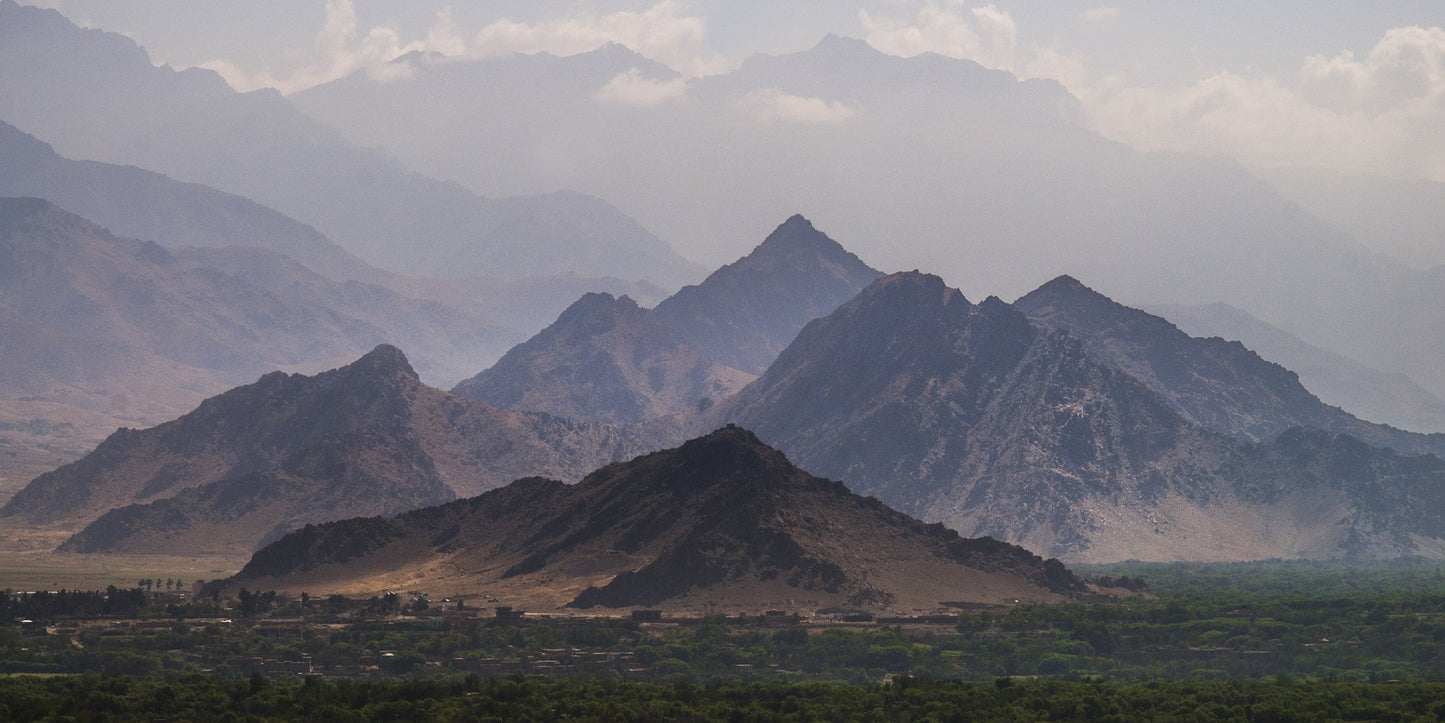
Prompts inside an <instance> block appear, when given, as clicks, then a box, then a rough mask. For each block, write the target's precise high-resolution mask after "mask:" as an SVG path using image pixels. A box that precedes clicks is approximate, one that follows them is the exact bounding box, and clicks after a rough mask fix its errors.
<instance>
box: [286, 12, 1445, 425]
mask: <svg viewBox="0 0 1445 723" xmlns="http://www.w3.org/2000/svg"><path fill="white" fill-rule="evenodd" d="M413 65H414V68H415V72H414V74H412V76H411V77H410V78H405V79H400V80H393V81H388V82H384V83H383V82H378V81H374V80H371V79H368V78H366V77H365V76H364V75H363V74H360V73H358V74H357V75H355V76H353V77H351V78H348V79H346V80H344V81H338V83H336V84H334V87H323V88H318V89H316V90H314V91H311V92H308V93H306V94H302V95H303V97H302V98H300V99H298V102H299V103H300V104H301V105H302V107H303V108H304V109H305V111H306V112H307V113H308V114H310V115H312V117H316V118H321V119H324V120H325V121H326V122H328V123H331V124H333V125H335V126H336V127H338V128H340V129H342V131H343V132H344V133H346V134H347V135H348V136H349V137H352V138H364V139H366V142H367V143H368V144H374V145H376V146H379V147H383V148H386V149H388V150H390V151H392V152H393V153H396V154H397V155H398V156H399V157H400V158H402V159H403V160H404V161H405V162H407V163H410V164H412V166H413V167H415V168H418V169H421V170H424V171H426V172H429V173H433V174H436V175H438V176H441V177H446V178H450V179H453V180H456V181H459V182H461V183H463V184H465V185H467V186H468V187H469V188H472V189H474V190H478V191H480V192H483V193H487V192H492V193H495V192H498V191H499V190H501V189H507V188H517V187H523V188H550V187H555V186H559V185H566V186H567V187H569V188H576V189H578V190H581V191H584V192H590V193H594V194H598V195H602V196H605V197H606V198H608V199H609V200H611V201H612V202H613V203H616V204H618V205H619V207H621V208H624V209H626V210H627V211H628V213H630V214H632V215H633V216H634V217H635V218H637V219H638V220H639V221H640V222H641V223H642V224H643V225H645V226H647V227H648V228H649V229H652V230H654V231H656V232H657V233H659V234H660V235H661V236H662V237H663V238H666V239H670V240H673V241H674V242H676V243H679V244H681V243H683V242H684V241H686V243H687V244H688V246H687V247H686V248H687V250H688V251H689V252H690V253H691V255H693V256H694V257H697V258H706V259H711V260H722V259H730V258H734V257H735V256H736V254H737V253H738V251H739V248H738V247H739V244H740V241H739V240H740V239H747V238H750V237H752V236H754V235H755V234H756V233H757V232H758V229H761V228H766V227H767V226H768V225H770V224H771V223H772V219H776V218H780V217H783V216H784V215H785V214H788V213H792V212H794V211H795V210H798V209H805V210H806V212H807V215H808V217H809V218H811V219H812V220H813V221H814V222H815V223H817V224H818V225H819V226H820V227H823V228H830V229H847V230H848V232H849V234H850V236H851V237H852V238H853V239H855V240H854V241H850V244H849V246H850V248H851V249H852V250H853V251H856V252H857V253H859V254H860V255H861V256H862V257H863V258H866V259H868V260H869V261H870V262H871V263H873V264H875V265H880V266H886V267H888V268H894V269H897V268H902V269H908V268H925V269H929V270H932V271H935V272H937V273H940V274H941V275H943V276H944V277H945V278H946V279H948V280H949V282H950V283H953V284H955V285H958V286H960V287H961V288H963V289H965V290H968V291H969V293H970V294H973V295H977V296H978V297H982V296H984V295H986V294H997V295H1000V296H1003V297H1004V298H1017V297H1018V296H1020V295H1022V294H1024V293H1026V292H1028V291H1029V290H1031V289H1033V288H1035V287H1037V286H1038V285H1040V284H1042V283H1043V282H1045V281H1047V280H1048V279H1050V278H1053V277H1055V276H1058V275H1059V274H1064V273H1068V274H1074V275H1076V276H1079V277H1081V278H1087V279H1089V280H1090V283H1092V284H1094V285H1095V286H1096V287H1097V288H1099V289H1101V290H1104V291H1106V292H1107V293H1108V294H1110V295H1111V296H1113V297H1114V298H1117V299H1120V300H1123V301H1125V302H1127V303H1130V304H1133V305H1147V304H1153V303H1159V302H1171V303H1189V304H1197V303H1211V302H1224V303H1229V304H1232V305H1234V306H1237V307H1240V308H1243V309H1246V310H1248V311H1249V312H1250V313H1252V314H1254V315H1255V316H1257V317H1259V318H1261V319H1265V320H1267V321H1268V322H1270V323H1272V324H1274V325H1276V326H1279V327H1281V328H1284V329H1286V330H1288V331H1289V332H1291V333H1293V334H1295V335H1296V336H1299V337H1300V338H1302V339H1305V340H1307V341H1308V342H1309V343H1312V344H1315V345H1317V346H1320V347H1323V348H1327V349H1330V350H1332V351H1334V352H1336V353H1341V354H1344V355H1346V356H1349V357H1351V358H1356V359H1359V360H1361V361H1363V362H1365V363H1368V364H1369V365H1371V366H1374V367H1376V368H1379V369H1382V370H1384V371H1387V372H1399V373H1405V374H1408V375H1409V376H1411V377H1412V378H1413V379H1415V380H1416V381H1418V382H1420V383H1421V384H1422V385H1424V386H1426V387H1427V388H1429V389H1431V390H1432V391H1434V393H1435V394H1437V395H1439V396H1445V366H1442V365H1440V364H1439V363H1438V353H1437V350H1438V349H1439V348H1440V347H1441V346H1442V342H1445V296H1442V295H1445V291H1442V289H1445V283H1442V282H1445V277H1441V276H1440V275H1438V274H1437V275H1434V276H1427V275H1422V274H1421V272H1418V271H1414V270H1412V269H1409V268H1406V267H1405V266H1404V265H1402V264H1400V263H1397V262H1394V261H1392V260H1390V259H1387V258H1377V257H1376V255H1375V254H1374V253H1373V252H1372V251H1371V250H1370V249H1368V248H1366V247H1365V246H1362V245H1361V244H1360V243H1359V242H1357V241H1356V240H1355V239H1352V238H1350V237H1349V236H1348V235H1347V234H1345V233H1342V232H1341V231H1340V230H1339V229H1338V228H1336V227H1335V226H1333V225H1331V224H1330V223H1327V222H1326V221H1322V220H1321V219H1320V218H1318V217H1317V216H1315V215H1311V214H1309V213H1306V212H1303V211H1302V210H1301V209H1300V207H1299V206H1298V205H1296V204H1294V203H1291V202H1290V201H1288V200H1286V198H1285V197H1281V195H1280V194H1279V193H1278V192H1276V191H1275V189H1274V188H1272V187H1271V186H1270V185H1269V184H1267V183H1265V182H1264V181H1262V180H1260V179H1259V178H1258V177H1256V176H1254V175H1252V174H1251V173H1249V172H1248V171H1246V170H1245V169H1244V168H1242V167H1240V166H1239V165H1237V164H1235V163H1233V162H1230V161H1228V160H1225V159H1218V158H1198V157H1190V156H1183V155H1171V154H1142V153H1138V152H1135V151H1133V150H1131V149H1129V148H1128V147H1126V146H1124V145H1122V144H1119V143H1115V142H1112V141H1109V140H1107V139H1105V138H1103V137H1101V136H1099V135H1098V134H1097V133H1095V132H1094V131H1093V130H1092V129H1091V128H1090V127H1089V125H1088V123H1087V120H1086V119H1085V118H1084V117H1083V113H1082V112H1081V110H1080V106H1079V104H1078V102H1077V101H1076V99H1074V98H1073V97H1071V96H1070V95H1069V94H1068V92H1067V91H1066V90H1065V89H1064V88H1063V87H1062V86H1060V85H1058V84H1057V83H1053V82H1050V81H1041V80H1029V81H1019V80H1018V79H1017V78H1015V77H1013V76H1012V75H1009V74H1008V73H1005V72H1001V71H991V70H987V69H984V68H983V67H981V66H979V65H978V64H976V63H973V62H970V61H965V60H953V59H949V58H945V57H941V56H938V55H932V54H923V55H919V56H916V57H912V58H897V57H891V56H888V55H885V54H883V53H880V52H878V51H876V50H874V49H873V48H871V47H869V46H868V45H867V44H866V43H864V42H862V41H859V40H850V39H846V38H838V37H828V38H825V39H824V40H823V41H822V42H820V43H818V45H817V46H815V47H813V48H811V49H809V50H806V51H802V52H797V53H789V54H785V55H780V56H765V55H759V56H755V57H752V58H749V59H747V60H746V61H745V62H744V63H743V64H742V65H741V66H740V67H739V68H737V69H736V70H734V71H732V72H729V73H724V74H720V75H716V76H711V77H707V78H702V79H698V80H695V81H691V82H688V83H683V82H681V81H679V80H678V79H676V78H675V77H674V76H672V75H670V74H668V73H667V72H666V71H665V70H661V69H658V68H657V67H656V66H655V64H652V63H649V62H648V61H646V60H644V59H642V58H639V57H636V56H633V57H631V58H629V57H626V54H625V52H624V51H622V50H620V49H617V48H609V49H605V50H601V51H598V52H596V53H588V54H583V55H578V56H574V57H571V58H553V57H547V56H539V57H535V58H515V57H514V58H504V59H481V60H466V61H462V60H448V61H443V60H437V59H432V60H430V61H426V62H422V61H417V62H415V63H414V64H413ZM633 67H635V68H636V69H637V70H636V72H635V73H632V72H629V71H630V69H631V68H633ZM564 71H565V72H564ZM523 79H524V80H525V81H526V82H525V83H524V82H522V80H523ZM583 79H585V80H588V81H590V82H591V84H590V85H589V84H588V83H585V82H583ZM461 87H471V88H475V89H476V90H475V91H472V93H473V95H471V96H468V97H472V98H481V97H484V96H485V94H486V92H487V89H490V88H502V89H505V90H504V91H503V92H497V93H495V94H492V95H490V96H485V97H487V98H488V100H487V104H486V108H485V109H484V110H483V109H476V108H475V106H476V105H477V104H478V103H480V101H477V102H476V103H468V104H466V105H464V106H463V107H462V109H461V110H460V111H459V110H458V109H456V108H452V107H451V103H452V99H453V94H452V93H450V92H447V91H449V90H450V89H452V88H461ZM359 109H366V112H360V111H359ZM418 116H420V117H423V118H433V117H436V118H443V119H445V122H442V123H437V124H436V125H435V126H432V127H429V128H428V131H429V132H427V133H413V132H410V129H409V127H408V125H407V123H406V121H407V119H411V118H416V117H418ZM474 157H505V158H508V159H509V160H511V161H513V162H512V163H507V164H470V163H466V162H465V159H469V158H474ZM1403 197H1404V196H1401V198H1403ZM1410 199H1411V200H1409V201H1408V203H1406V204H1405V205H1408V206H1409V208H1410V209H1413V210H1414V212H1413V213H1406V214H1404V216H1403V217H1404V218H1408V219H1416V220H1419V221H1421V222H1420V223H1416V222H1415V221H1411V222H1410V224H1409V227H1410V228H1412V229H1421V230H1422V231H1424V232H1429V226H1428V224H1427V223H1423V220H1425V219H1428V218H1432V217H1433V216H1432V214H1434V213H1435V212H1434V211H1431V210H1429V209H1428V208H1423V206H1424V205H1429V206H1431V207H1432V208H1433V207H1437V206H1440V204H1439V203H1432V204H1424V203H1423V201H1428V200H1429V198H1428V197H1420V196H1411V197H1410ZM1397 201H1398V198H1397V199H1395V200H1392V201H1390V202H1389V203H1386V204H1383V205H1381V206H1380V208H1388V209H1394V208H1397V207H1398V204H1397V203H1396V202H1397ZM1306 207H1307V208H1309V207H1310V206H1309V204H1306ZM1336 208H1338V209H1340V210H1342V211H1346V212H1350V211H1349V210H1350V209H1362V208H1366V206H1365V205H1363V204H1360V203H1355V202H1354V201H1349V202H1348V203H1342V204H1339V205H1338V206H1337V207H1336ZM1322 215H1324V216H1325V217H1326V218H1331V219H1332V218H1335V216H1332V215H1331V214H1322ZM1388 215H1389V214H1378V215H1374V216H1371V218H1374V219H1380V218H1382V217H1385V216H1388ZM1393 222H1394V219H1393V218H1390V219H1387V220H1386V221H1384V222H1383V223H1393ZM1352 228H1353V227H1352ZM1435 238H1436V236H1435V235H1430V236H1428V237H1422V238H1418V239H1416V240H1415V241H1414V243H1416V245H1417V246H1425V245H1429V244H1431V243H1433V240H1434V239H1435ZM1435 245H1436V246H1439V244H1435ZM1441 273H1445V271H1442V272H1441ZM713 351H714V353H716V352H715V350H713ZM720 359H722V360H723V361H724V362H726V363H729V364H732V365H734V366H739V368H743V369H744V370H746V371H757V370H758V369H757V368H756V367H748V366H746V365H741V366H740V365H739V364H737V363H735V362H734V361H730V360H728V359H726V358H723V357H720Z"/></svg>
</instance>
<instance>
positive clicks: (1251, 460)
mask: <svg viewBox="0 0 1445 723" xmlns="http://www.w3.org/2000/svg"><path fill="white" fill-rule="evenodd" d="M1055 295H1057V296H1058V297H1059V298H1060V299H1064V298H1067V297H1071V296H1072V297H1078V299H1079V300H1081V301H1082V302H1086V303H1078V300H1076V301H1074V302H1065V303H1061V304H1060V307H1061V308H1063V309H1065V310H1078V311H1080V312H1081V313H1082V312H1083V311H1087V310H1088V308H1089V306H1088V304H1087V302H1095V303H1096V304H1102V300H1101V299H1100V298H1096V297H1095V296H1093V295H1092V292H1089V291H1087V290H1086V289H1084V288H1083V287H1082V286H1081V285H1079V284H1077V282H1074V281H1073V280H1072V279H1061V280H1059V281H1057V282H1055V283H1054V284H1052V285H1051V286H1050V287H1045V289H1043V290H1041V291H1040V292H1039V293H1038V295H1037V296H1035V298H1034V299H1033V301H1035V302H1039V301H1041V300H1042V297H1045V296H1055ZM1045 308H1048V307H1047V306H1046V305H1043V304H1039V305H1037V306H1036V308H1035V311H1036V312H1041V311H1042V310H1043V309H1045ZM1099 310H1100V307H1099V306H1097V305H1096V307H1095V311H1096V312H1097V311H1099ZM1102 310H1103V311H1104V312H1106V318H1107V316H1108V315H1116V316H1122V317H1123V318H1125V319H1130V318H1133V319H1134V320H1135V321H1139V320H1140V317H1139V316H1138V315H1137V312H1129V311H1128V310H1124V309H1119V308H1111V307H1110V306H1109V305H1104V306H1103V307H1102ZM1143 321H1144V322H1147V323H1146V326H1154V323H1153V322H1151V321H1150V320H1149V319H1143ZM1155 321H1162V320H1155ZM1080 326H1084V325H1080ZM1098 326H1100V327H1103V328H1109V327H1108V326H1107V325H1104V324H1099V325H1098ZM1162 326H1163V327H1165V328H1163V329H1162V332H1163V333H1164V338H1165V339H1168V338H1173V339H1174V340H1175V341H1182V339H1180V338H1179V337H1182V336H1183V335H1182V334H1178V333H1177V330H1173V328H1172V327H1169V326H1168V325H1167V323H1166V324H1162ZM1061 327H1062V325H1061ZM1171 330H1172V332H1171ZM1155 331H1156V332H1158V331H1161V329H1158V328H1156V329H1155ZM1127 338H1128V336H1127V335H1126V334H1122V333H1121V334H1119V335H1118V337H1117V339H1127ZM1117 339H1116V341H1117ZM1185 339H1187V337H1185ZM1139 341H1140V340H1138V339H1135V340H1133V343H1132V344H1130V345H1128V346H1127V347H1126V348H1128V347H1132V348H1134V349H1139V348H1143V347H1146V346H1147V345H1145V344H1141V343H1139ZM1155 341H1159V340H1157V339H1156V340H1155ZM1212 344H1214V343H1213V342H1204V343H1203V344H1202V346H1205V347H1208V346H1210V345H1212ZM1100 346H1104V347H1106V348H1107V346H1108V345H1107V344H1105V343H1104V342H1102V341H1099V340H1097V339H1096V340H1094V341H1092V342H1089V341H1083V340H1081V339H1080V338H1079V337H1078V336H1075V335H1074V334H1073V333H1072V332H1070V331H1069V330H1067V329H1064V328H1059V329H1053V328H1050V327H1049V326H1048V325H1044V324H1040V325H1036V324H1035V323H1033V322H1031V320H1030V318H1029V316H1027V315H1026V314H1025V313H1024V312H1023V311H1021V310H1020V309H1019V308H1015V307H1014V306H1010V305H1009V304H1007V303H1005V302H1003V301H1001V300H999V299H997V298H995V297H990V298H989V299H987V300H985V301H983V302H982V303H980V304H972V303H970V302H969V301H968V300H967V299H966V298H964V296H963V295H962V293H960V292H959V291H957V290H956V289H951V288H949V287H947V286H946V285H945V284H944V283H943V282H942V280H941V279H939V278H938V277H935V276H929V275H925V274H919V273H916V272H914V273H905V274H894V275H890V276H888V277H885V278H883V279H881V280H879V281H877V282H875V283H874V284H873V285H871V286H870V287H869V288H868V289H865V290H864V291H863V292H862V293H860V294H859V295H858V296H857V297H856V298H854V299H853V300H851V301H849V302H848V303H847V304H844V305H843V306H842V307H840V308H839V309H838V310H837V311H835V312H833V313H832V314H830V315H829V316H827V317H824V318H822V319H819V320H817V321H814V322H812V323H811V324H809V325H808V326H807V327H806V328H804V330H803V331H802V332H801V333H800V334H799V335H798V338H797V339H796V340H795V341H794V342H793V343H792V344H791V345H790V346H789V347H788V349H786V350H785V351H784V352H783V354H782V355H781V356H779V358H778V360H777V361H776V362H775V363H774V364H773V365H772V366H770V367H769V368H768V370H767V372H765V373H764V374H763V375H762V376H761V377H759V378H758V380H757V381H755V382H753V383H752V384H750V385H748V386H747V387H745V388H743V390H742V391H741V392H739V393H738V394H737V395H736V396H735V397H733V398H732V399H730V400H727V401H726V402H723V403H722V404H719V405H718V406H716V407H714V408H713V409H711V410H709V411H708V412H707V413H706V415H705V417H704V419H703V421H702V422H700V424H702V425H712V424H717V423H720V422H721V421H735V422H737V423H739V424H741V425H744V426H747V427H750V428H752V429H755V430H756V431H757V434H758V436H759V437H760V438H761V439H763V440H764V441H766V442H768V443H769V444H772V445H775V446H777V447H778V448H779V449H781V450H783V451H784V452H785V453H787V454H788V455H789V456H790V458H792V459H795V460H797V462H798V464H800V465H802V466H803V467H804V468H807V469H810V470H813V471H815V472H816V473H818V474H822V475H826V476H829V477H834V478H837V479H843V480H846V481H847V482H848V484H849V485H850V486H851V487H852V488H853V489H854V490H855V491H857V492H859V493H860V494H871V495H876V496H877V497H879V499H881V500H883V501H884V502H886V503H888V504H890V505H892V506H894V507H895V508H897V509H899V510H902V511H904V512H906V513H909V514H913V515H916V516H918V517H920V518H922V519H925V520H937V521H942V522H944V523H945V524H947V525H948V526H950V527H952V528H954V529H956V530H958V531H959V532H960V533H962V534H965V535H990V536H993V537H997V538H999V539H1003V540H1007V541H1010V542H1014V543H1017V544H1022V545H1024V546H1026V547H1028V548H1030V549H1033V550H1038V551H1040V552H1042V553H1045V554H1049V555H1057V556H1066V557H1067V558H1070V559H1083V560H1120V559H1130V558H1133V559H1160V560H1171V559H1256V558H1261V557H1334V556H1338V555H1356V556H1392V555H1399V554H1437V553H1438V550H1439V546H1440V540H1441V539H1442V533H1445V519H1442V518H1441V516H1440V515H1439V514H1438V512H1436V511H1438V510H1440V509H1445V507H1442V503H1445V499H1441V498H1440V495H1441V494H1445V492H1442V490H1445V487H1442V486H1441V483H1442V482H1445V476H1442V475H1445V463H1442V462H1441V460H1440V458H1439V457H1436V456H1433V455H1422V454H1413V455H1412V454H1405V453H1400V452H1396V451H1394V450H1392V449H1388V448H1379V447H1372V446H1370V445H1368V444H1366V443H1364V442H1362V441H1360V440H1359V439H1357V438H1354V437H1351V436H1348V435H1346V434H1341V433H1337V432H1328V431H1321V430H1318V429H1308V428H1298V427H1293V428H1289V429H1287V430H1286V431H1284V432H1282V433H1280V434H1278V435H1277V436H1274V437H1269V438H1268V439H1266V440H1262V441H1250V439H1249V437H1250V435H1249V434H1247V432H1248V431H1249V430H1250V429H1252V428H1253V426H1254V422H1255V417H1254V415H1261V416H1263V414H1264V412H1270V413H1271V414H1275V415H1277V414H1278V413H1279V411H1280V406H1279V405H1278V404H1277V402H1278V400H1280V399H1288V398H1290V397H1292V396H1296V395H1299V394H1300V393H1301V392H1302V391H1303V390H1302V388H1295V387H1298V383H1297V380H1295V378H1294V377H1293V376H1292V375H1289V374H1287V373H1282V370H1279V369H1278V368H1277V367H1272V366H1271V365H1267V364H1265V363H1263V362H1262V361H1260V360H1258V359H1257V358H1253V359H1240V358H1238V357H1241V356H1242V357H1250V356H1251V355H1249V354H1248V353H1247V352H1245V351H1244V350H1242V349H1239V348H1235V347H1229V346H1228V345H1225V346H1226V347H1227V348H1226V349H1225V351H1227V352H1232V353H1231V354H1230V355H1228V356H1234V357H1236V358H1234V359H1232V360H1231V362H1230V364H1229V365H1226V366H1223V367H1219V366H1216V367H1213V372H1212V373H1215V374H1216V376H1217V375H1218V373H1219V372H1221V371H1225V370H1228V371H1229V372H1231V373H1232V374H1238V375H1241V376H1248V374H1247V372H1249V371H1251V370H1253V371H1254V372H1266V373H1267V374H1266V375H1265V376H1263V377H1259V378H1253V379H1250V380H1249V381H1250V383H1251V384H1255V383H1258V384H1262V385H1266V387H1265V388H1268V389H1270V392H1271V393H1270V394H1269V395H1265V396H1264V397H1263V398H1261V399H1257V400H1247V399H1233V400H1231V399H1230V398H1229V397H1223V398H1221V399H1218V400H1216V401H1215V403H1214V406H1212V407H1211V406H1210V405H1208V404H1204V405H1202V406H1199V405H1198V404H1197V403H1198V402H1199V401H1200V400H1199V399H1191V398H1190V395H1189V393H1188V392H1189V390H1190V389H1194V388H1197V385H1199V384H1205V385H1207V383H1208V382H1209V380H1207V379H1203V380H1201V379H1196V378H1195V375H1194V374H1192V373H1188V372H1184V373H1179V374H1177V375H1176V374H1173V373H1172V372H1174V371H1177V370H1175V369H1173V368H1171V367H1169V366H1167V365H1165V364H1164V363H1163V361H1165V360H1167V357H1165V358H1161V359H1156V360H1154V361H1156V362H1158V363H1155V364H1153V365H1150V364H1145V363H1138V362H1136V363H1134V364H1132V365H1127V366H1126V365H1121V364H1119V358H1118V357H1110V356H1109V355H1108V354H1101V355H1098V356H1097V357H1096V356H1095V355H1096V354H1098V352H1097V351H1096V349H1097V348H1098V347H1100ZM1159 346H1160V347H1165V346H1167V345H1166V344H1160V345H1159ZM1192 346H1194V344H1192V343H1186V344H1185V346H1184V347H1183V348H1181V349H1180V350H1178V352H1179V353H1178V357H1177V358H1176V360H1175V362H1176V363H1182V362H1189V363H1196V367H1195V369H1196V370H1197V371H1198V372H1199V373H1211V369H1210V364H1211V363H1212V360H1211V359H1209V358H1207V357H1206V358H1203V359H1196V360H1191V359H1190V358H1189V353H1190V352H1189V350H1190V347H1192ZM1195 351H1196V352H1197V350H1195ZM1111 361H1113V362H1114V363H1113V364H1111V363H1110V362H1111ZM1145 371H1147V372H1149V373H1148V374H1145V373H1144V372H1145ZM1136 374H1137V375H1139V376H1135V375H1136ZM1228 379H1229V378H1226V379H1223V380H1218V381H1219V383H1221V384H1222V383H1223V382H1224V381H1226V380H1228ZM1169 380H1172V382H1173V383H1176V384H1177V382H1179V381H1180V380H1185V381H1188V382H1189V383H1188V384H1185V385H1180V386H1178V387H1177V388H1170V387H1169V386H1168V384H1169V383H1170V381H1169ZM1271 382H1273V383H1275V384H1282V385H1283V386H1280V387H1277V388H1269V387H1268V385H1269V383H1271ZM1151 383H1152V384H1154V387H1155V388H1151V386H1150V384H1151ZM1231 383H1233V384H1238V383H1239V380H1238V379H1233V381H1232V382H1231ZM1305 396H1306V397H1307V396H1308V395H1307V393H1305ZM1306 401H1307V400H1306ZM1315 404H1316V405H1317V409H1316V411H1321V412H1322V413H1324V414H1326V415H1330V414H1332V412H1331V411H1330V410H1329V409H1328V408H1323V405H1320V404H1318V401H1317V400H1315ZM1321 408H1322V409H1321ZM1186 411H1187V412H1188V415H1189V416H1187V415H1186ZM1335 411H1337V410H1335ZM1192 418H1199V419H1202V420H1205V421H1206V422H1208V423H1209V424H1212V425H1215V426H1218V427H1220V428H1221V429H1226V430H1233V431H1234V433H1235V434H1237V435H1238V436H1229V435H1227V434H1226V433H1225V432H1223V431H1216V430H1214V429H1211V428H1210V427H1209V426H1206V424H1203V423H1200V422H1196V421H1192ZM1261 424H1262V423H1261ZM1265 426H1267V425H1265ZM1261 429H1263V426H1261ZM1401 434H1403V433H1401ZM1413 439H1415V440H1416V441H1417V442H1418V443H1419V444H1421V445H1428V444H1432V443H1435V442H1436V440H1434V439H1433V438H1429V437H1423V436H1418V435H1417V436H1416V437H1414V438H1413Z"/></svg>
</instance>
